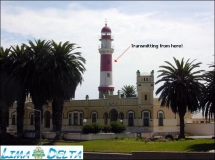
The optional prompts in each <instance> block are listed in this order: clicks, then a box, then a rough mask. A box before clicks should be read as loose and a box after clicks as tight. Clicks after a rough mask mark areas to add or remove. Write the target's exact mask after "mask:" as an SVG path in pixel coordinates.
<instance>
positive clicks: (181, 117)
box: [178, 113, 185, 138]
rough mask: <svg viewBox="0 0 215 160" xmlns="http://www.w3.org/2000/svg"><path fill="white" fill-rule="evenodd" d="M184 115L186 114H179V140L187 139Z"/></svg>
mask: <svg viewBox="0 0 215 160" xmlns="http://www.w3.org/2000/svg"><path fill="white" fill-rule="evenodd" d="M184 115H185V113H179V119H180V133H179V136H178V138H185V135H184Z"/></svg>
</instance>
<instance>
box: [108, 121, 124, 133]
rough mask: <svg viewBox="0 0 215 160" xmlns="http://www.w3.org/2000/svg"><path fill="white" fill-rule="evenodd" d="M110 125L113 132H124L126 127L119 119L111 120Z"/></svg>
mask: <svg viewBox="0 0 215 160" xmlns="http://www.w3.org/2000/svg"><path fill="white" fill-rule="evenodd" d="M110 126H111V132H113V133H122V132H123V131H124V130H125V129H126V126H125V125H124V124H122V123H120V122H118V121H113V122H111V123H110Z"/></svg>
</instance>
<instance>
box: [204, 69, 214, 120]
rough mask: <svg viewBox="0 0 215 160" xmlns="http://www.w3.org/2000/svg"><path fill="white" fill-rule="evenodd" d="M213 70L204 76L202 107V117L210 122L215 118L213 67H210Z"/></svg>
mask: <svg viewBox="0 0 215 160" xmlns="http://www.w3.org/2000/svg"><path fill="white" fill-rule="evenodd" d="M210 67H213V68H214V69H213V70H211V71H208V72H206V73H205V74H204V80H205V81H206V91H205V93H204V101H203V105H202V111H203V112H202V113H203V116H204V117H205V118H206V120H208V121H209V122H210V120H211V119H214V118H215V98H214V97H215V65H212V66H210Z"/></svg>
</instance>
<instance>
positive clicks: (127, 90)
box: [122, 85, 136, 97]
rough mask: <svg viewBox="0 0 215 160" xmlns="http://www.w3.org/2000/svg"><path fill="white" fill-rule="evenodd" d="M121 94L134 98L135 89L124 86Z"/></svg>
mask: <svg viewBox="0 0 215 160" xmlns="http://www.w3.org/2000/svg"><path fill="white" fill-rule="evenodd" d="M122 93H123V94H124V95H126V97H136V88H135V87H134V86H133V85H132V86H131V85H125V86H123V88H122Z"/></svg>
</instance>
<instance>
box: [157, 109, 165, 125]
mask: <svg viewBox="0 0 215 160" xmlns="http://www.w3.org/2000/svg"><path fill="white" fill-rule="evenodd" d="M163 119H164V112H163V111H158V126H163Z"/></svg>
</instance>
